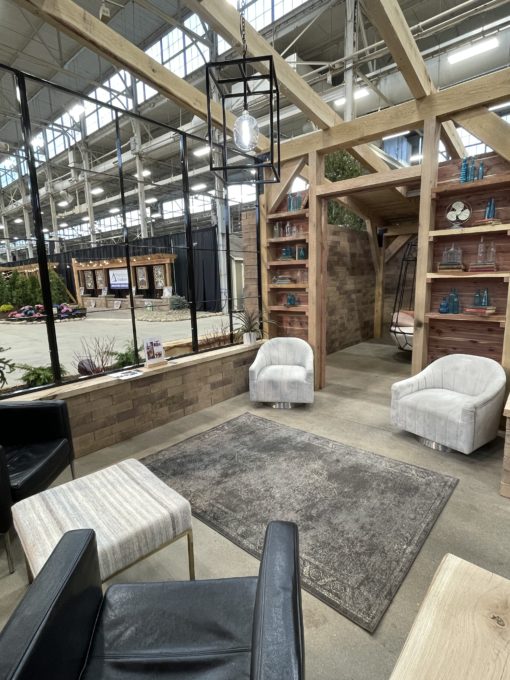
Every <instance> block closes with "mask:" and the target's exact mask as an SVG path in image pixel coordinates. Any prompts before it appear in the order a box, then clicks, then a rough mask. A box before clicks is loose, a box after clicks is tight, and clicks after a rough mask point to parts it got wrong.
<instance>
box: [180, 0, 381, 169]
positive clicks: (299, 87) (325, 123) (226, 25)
mask: <svg viewBox="0 0 510 680" xmlns="http://www.w3.org/2000/svg"><path fill="white" fill-rule="evenodd" d="M186 5H187V6H188V7H189V8H190V9H191V10H192V11H193V12H195V13H196V14H198V16H200V17H202V18H203V19H204V21H206V22H207V23H208V24H209V26H210V27H211V28H213V29H214V30H215V31H216V32H217V33H218V34H219V35H221V36H222V37H223V38H225V40H227V41H228V42H229V43H230V44H231V45H234V46H236V47H238V48H239V47H241V46H242V42H241V34H240V29H239V25H240V24H239V20H240V17H239V13H238V12H237V10H236V9H235V8H234V7H232V5H230V4H229V3H228V2H221V3H219V2H218V0H186ZM246 45H247V52H248V54H249V55H250V56H252V57H260V56H264V55H271V56H272V57H273V61H274V65H275V70H276V75H277V78H278V83H279V86H280V89H281V91H282V92H283V94H284V95H285V96H286V97H287V99H288V100H289V101H291V102H292V103H293V104H295V105H296V106H297V107H298V108H299V109H300V110H301V111H302V112H303V113H304V114H305V115H306V116H307V117H308V118H309V119H310V120H311V121H313V122H314V123H315V124H316V125H317V126H318V127H320V128H322V129H324V130H326V129H328V128H330V127H332V126H333V125H338V124H340V123H342V118H341V116H339V115H338V114H337V113H336V111H334V110H333V109H332V108H331V106H329V104H327V103H326V102H325V101H324V100H323V99H322V98H321V96H320V95H319V94H317V92H315V90H313V89H312V88H311V87H310V85H308V83H307V82H306V81H305V80H304V79H303V78H301V76H300V75H299V74H298V73H297V72H296V71H295V69H293V68H292V66H290V64H288V63H287V62H286V61H285V59H284V58H283V57H281V56H280V54H279V53H278V52H277V51H276V50H275V49H274V48H273V47H272V46H271V45H270V44H269V43H268V42H267V40H265V39H264V38H263V37H262V36H261V35H260V33H259V32H258V31H256V30H255V29H254V28H253V27H252V26H251V25H250V24H249V23H248V22H246ZM259 69H260V70H261V71H263V64H262V63H261V64H259ZM350 151H351V153H352V155H353V156H354V157H355V158H356V159H357V160H358V161H359V162H360V163H362V164H363V165H364V166H366V167H367V168H369V169H370V170H374V171H376V172H378V171H382V170H387V169H388V165H387V164H386V162H385V161H384V160H383V159H382V158H381V157H380V156H378V155H377V153H375V151H373V149H371V148H370V147H368V146H362V147H361V148H354V149H350ZM305 153H306V152H305Z"/></svg>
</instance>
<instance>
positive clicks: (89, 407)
mask: <svg viewBox="0 0 510 680" xmlns="http://www.w3.org/2000/svg"><path fill="white" fill-rule="evenodd" d="M258 346H259V345H258V344H257V345H255V346H250V347H247V346H243V345H239V346H235V347H228V348H224V349H217V350H213V351H211V352H206V353H204V354H200V355H195V356H188V357H182V358H181V359H175V360H174V361H171V362H169V363H167V364H166V365H165V366H163V367H157V368H152V369H141V370H142V371H143V375H142V376H140V377H137V378H131V379H129V380H118V379H116V378H112V377H109V376H103V377H101V378H94V379H92V380H87V381H84V382H82V383H74V384H72V385H63V386H61V387H55V388H50V389H48V390H43V391H41V392H37V393H35V394H33V395H22V396H20V397H15V398H14V399H13V400H16V401H27V400H28V399H65V401H67V404H68V408H69V417H70V420H71V428H72V432H73V442H74V447H75V453H76V456H77V457H80V456H84V455H86V454H88V453H92V452H93V451H97V450H99V449H102V448H104V447H105V446H111V445H112V444H116V443H118V442H121V441H124V440H125V439H129V438H130V437H133V436H135V435H137V434H140V433H142V432H147V431H148V430H151V429H153V428H155V427H158V426H160V425H164V424H165V423H168V422H170V421H172V420H177V419H178V418H182V417H183V416H186V415H188V414H190V413H195V412H196V411H200V410H202V409H204V408H207V407H208V406H211V405H212V404H216V403H218V402H220V401H224V400H225V399H229V398H230V397H233V396H235V395H236V394H241V393H243V392H246V391H247V390H248V369H249V367H250V364H251V363H252V362H253V360H254V358H255V356H256V354H257V351H258Z"/></svg>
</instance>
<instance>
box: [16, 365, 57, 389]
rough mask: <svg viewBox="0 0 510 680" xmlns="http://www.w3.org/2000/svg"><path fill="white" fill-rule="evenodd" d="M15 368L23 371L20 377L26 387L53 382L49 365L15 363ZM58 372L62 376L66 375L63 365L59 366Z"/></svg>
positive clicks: (40, 385)
mask: <svg viewBox="0 0 510 680" xmlns="http://www.w3.org/2000/svg"><path fill="white" fill-rule="evenodd" d="M16 368H20V369H21V370H22V371H24V373H23V374H22V376H21V379H22V380H23V382H24V383H25V385H26V386H27V387H42V386H43V385H49V384H50V383H52V382H53V369H52V368H51V366H30V364H17V365H16ZM60 373H61V375H62V376H64V375H67V371H66V370H65V368H64V367H63V366H60Z"/></svg>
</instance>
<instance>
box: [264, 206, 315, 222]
mask: <svg viewBox="0 0 510 680" xmlns="http://www.w3.org/2000/svg"><path fill="white" fill-rule="evenodd" d="M298 217H299V218H303V217H308V210H304V209H303V210H290V211H289V212H279V213H271V214H270V215H268V216H267V217H266V220H267V221H268V222H272V221H273V220H290V219H297V218H298Z"/></svg>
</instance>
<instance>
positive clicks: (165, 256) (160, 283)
mask: <svg viewBox="0 0 510 680" xmlns="http://www.w3.org/2000/svg"><path fill="white" fill-rule="evenodd" d="M176 258H177V255H174V254H173V253H157V254H156V255H140V256H138V255H137V256H136V257H132V258H131V262H130V266H131V283H132V286H133V294H134V295H136V296H138V295H141V296H143V298H144V299H147V298H148V299H158V298H161V297H162V295H163V292H164V289H165V288H168V287H174V288H175V283H174V274H173V266H172V265H173V263H174V262H175V260H176ZM72 266H73V276H74V283H75V287H76V291H77V298H78V304H80V305H83V304H84V301H83V297H84V296H87V297H88V298H94V302H96V305H94V306H100V305H101V304H103V306H104V305H108V300H107V298H113V297H115V298H117V300H118V299H122V298H127V297H128V292H129V273H128V269H127V266H126V260H125V258H122V257H115V258H112V259H111V260H87V261H86V262H79V261H78V260H77V259H75V258H73V260H72ZM98 298H99V300H98ZM100 298H103V300H104V302H103V303H101V300H100ZM89 302H92V300H89ZM110 304H111V303H110ZM87 306H89V307H90V306H91V305H90V304H89V305H87Z"/></svg>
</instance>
